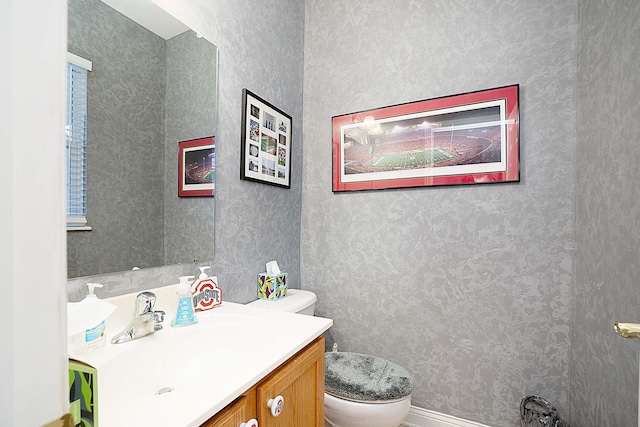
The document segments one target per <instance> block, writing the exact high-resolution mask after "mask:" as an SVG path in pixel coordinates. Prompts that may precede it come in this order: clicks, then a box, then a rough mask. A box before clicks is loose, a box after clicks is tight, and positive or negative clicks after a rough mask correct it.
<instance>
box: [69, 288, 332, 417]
mask: <svg viewBox="0 0 640 427" xmlns="http://www.w3.org/2000/svg"><path fill="white" fill-rule="evenodd" d="M151 291H152V292H155V293H156V295H157V298H158V299H157V303H156V306H155V309H156V310H165V311H166V317H165V320H164V322H163V330H160V331H158V332H156V333H154V334H151V335H148V336H146V337H142V338H139V339H136V340H133V341H130V342H127V343H123V344H111V343H110V340H111V338H112V337H113V336H114V335H115V334H116V333H118V332H120V331H121V330H122V329H123V328H124V327H125V326H126V324H127V323H128V321H129V319H130V317H131V313H132V312H133V299H134V297H135V295H137V292H136V293H135V294H130V295H125V296H120V297H114V298H111V299H107V301H109V302H112V303H114V304H116V305H118V306H119V308H118V309H117V310H116V312H115V313H114V314H113V315H112V316H111V317H109V319H107V330H106V334H107V336H106V339H107V343H106V344H105V346H104V347H103V348H101V349H98V350H94V351H92V352H89V353H81V354H78V355H74V354H72V353H71V351H70V357H72V358H75V359H78V360H81V361H84V362H86V363H88V364H90V365H91V366H94V367H95V368H97V371H98V417H99V425H100V427H122V426H134V425H140V426H142V425H150V426H154V427H162V426H166V427H181V426H184V427H197V426H200V424H202V423H203V422H205V421H206V420H208V419H209V418H210V417H212V416H213V415H215V414H216V413H217V412H219V411H220V410H221V409H223V408H224V407H225V406H227V405H228V404H229V403H231V402H233V401H234V400H235V399H236V398H237V397H238V396H240V395H241V394H242V393H244V392H245V391H246V390H248V389H250V388H251V387H252V386H254V385H255V384H257V383H258V382H259V381H260V380H262V379H263V378H264V377H266V376H267V375H268V374H269V373H270V372H272V371H273V370H274V369H275V368H277V367H278V366H279V365H281V364H282V363H283V362H285V361H286V360H287V359H289V358H290V357H291V356H293V355H294V354H296V353H297V352H298V351H300V350H301V349H303V348H304V347H305V346H307V345H308V344H309V343H311V342H312V341H313V340H314V339H316V338H317V337H318V336H320V335H321V334H322V333H323V332H324V331H326V330H327V329H329V328H330V327H331V326H332V324H333V321H332V320H331V319H325V318H321V317H312V316H304V315H300V314H294V313H282V312H277V311H273V310H265V309H261V308H256V307H253V306H247V305H242V304H234V303H230V302H223V303H222V305H221V306H218V307H215V308H214V309H212V310H209V311H206V312H198V313H197V317H198V323H197V324H195V325H191V326H186V327H180V328H172V327H171V320H172V319H173V318H174V316H175V310H176V304H177V298H176V296H175V286H167V287H163V288H157V289H152V290H151ZM70 350H71V348H70ZM163 388H170V389H172V391H170V392H167V393H163V394H156V393H157V392H158V391H159V390H161V389H163ZM247 421H248V420H247Z"/></svg>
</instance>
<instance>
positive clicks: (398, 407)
mask: <svg viewBox="0 0 640 427" xmlns="http://www.w3.org/2000/svg"><path fill="white" fill-rule="evenodd" d="M324 362H325V370H324V372H325V378H324V388H325V395H324V398H325V401H324V418H325V421H326V422H327V424H325V425H328V426H332V427H397V426H398V425H400V423H402V421H403V420H404V419H405V418H406V417H407V414H408V413H409V408H410V407H411V392H412V391H413V378H411V375H410V374H409V372H407V371H406V370H405V369H404V368H402V367H401V366H398V365H396V364H395V363H392V362H389V361H388V360H385V359H382V358H380V357H375V356H370V355H367V354H359V353H347V352H330V353H325V357H324Z"/></svg>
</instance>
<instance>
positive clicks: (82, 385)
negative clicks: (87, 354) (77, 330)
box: [69, 359, 98, 427]
mask: <svg viewBox="0 0 640 427" xmlns="http://www.w3.org/2000/svg"><path fill="white" fill-rule="evenodd" d="M69 402H70V404H69V413H70V414H71V416H72V418H73V425H74V426H83V427H85V426H86V427H97V426H98V372H97V370H96V368H94V367H92V366H89V365H87V364H86V363H83V362H80V361H78V360H74V359H69Z"/></svg>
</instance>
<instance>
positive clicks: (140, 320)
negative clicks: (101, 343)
mask: <svg viewBox="0 0 640 427" xmlns="http://www.w3.org/2000/svg"><path fill="white" fill-rule="evenodd" d="M155 303H156V294H154V293H153V292H141V293H139V294H138V296H137V297H136V305H135V308H134V310H133V317H132V318H131V321H130V322H129V325H128V326H127V327H126V328H124V330H123V331H122V332H120V333H119V334H117V335H116V336H115V337H113V338H112V339H111V344H121V343H123V342H127V341H131V340H135V339H137V338H141V337H144V336H146V335H149V334H152V333H154V332H155V331H159V330H160V329H162V325H161V324H160V323H161V322H162V321H163V320H164V314H165V313H164V311H161V310H159V311H153V306H154V305H155Z"/></svg>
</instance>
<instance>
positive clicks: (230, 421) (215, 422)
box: [200, 388, 256, 427]
mask: <svg viewBox="0 0 640 427" xmlns="http://www.w3.org/2000/svg"><path fill="white" fill-rule="evenodd" d="M255 414H256V390H255V388H252V389H250V390H249V391H247V392H246V393H244V394H243V395H242V396H240V397H239V398H237V399H236V400H234V401H233V402H232V403H230V404H229V405H227V406H226V407H225V408H224V409H223V410H222V411H220V412H218V413H217V414H216V415H215V416H214V417H213V418H210V419H209V420H207V421H206V422H205V423H204V424H202V425H201V426H200V427H238V426H239V425H240V424H242V423H246V422H247V421H249V420H250V419H251V418H255V416H256V415H255Z"/></svg>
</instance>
